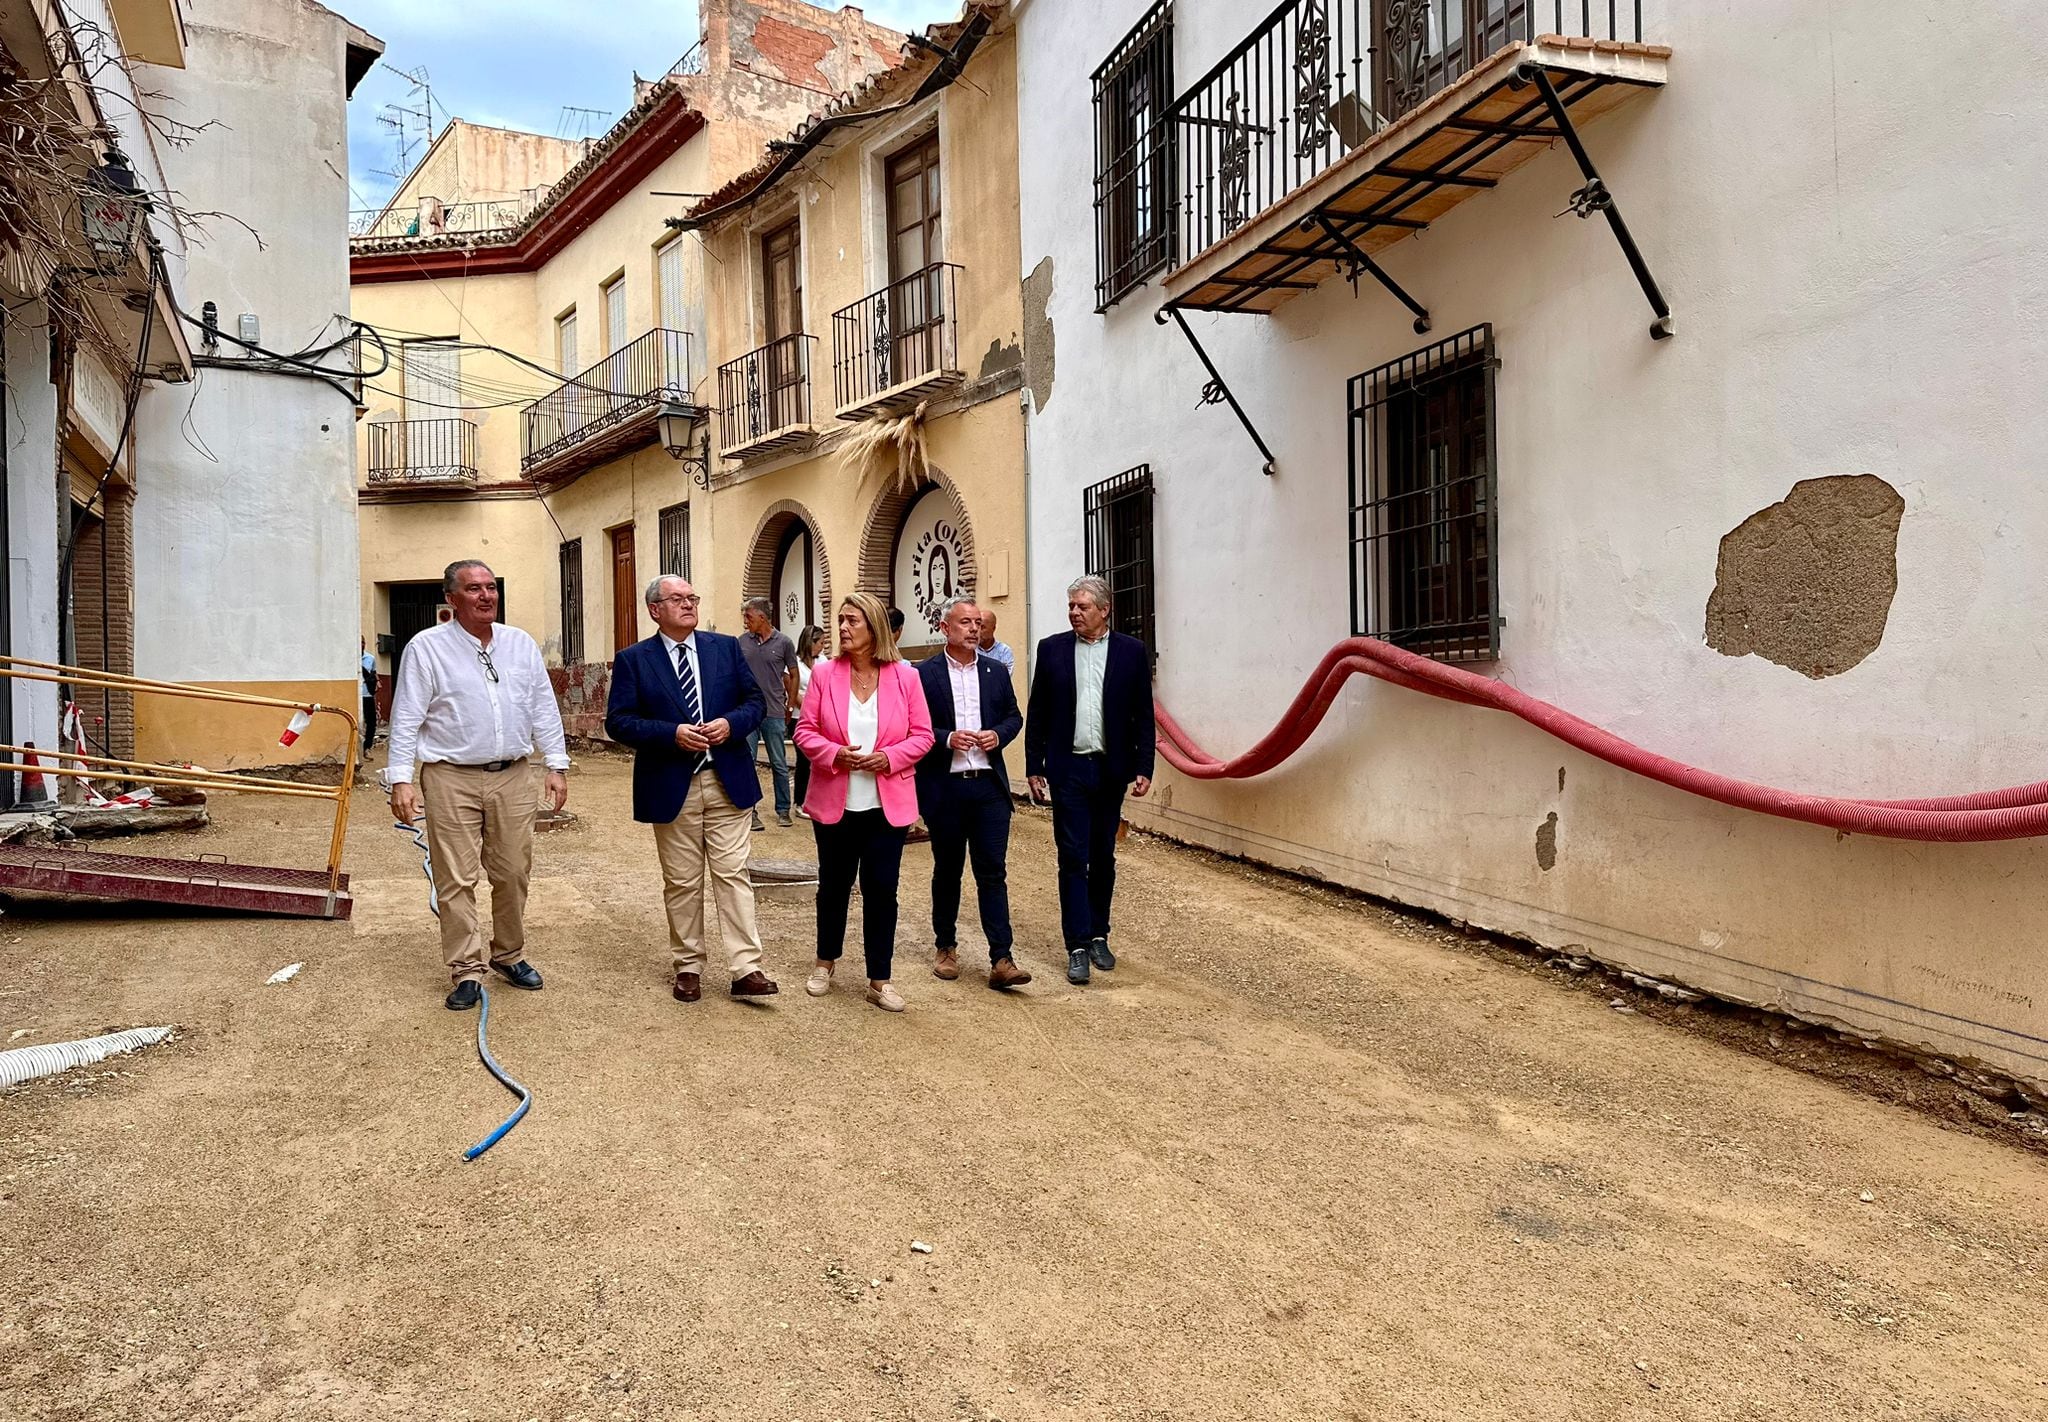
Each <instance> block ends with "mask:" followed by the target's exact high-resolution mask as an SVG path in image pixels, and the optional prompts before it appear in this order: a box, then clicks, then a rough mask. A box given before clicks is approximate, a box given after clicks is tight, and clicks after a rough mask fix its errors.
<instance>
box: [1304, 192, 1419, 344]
mask: <svg viewBox="0 0 2048 1422" xmlns="http://www.w3.org/2000/svg"><path fill="white" fill-rule="evenodd" d="M1312 227H1321V228H1322V229H1323V235H1324V236H1325V237H1328V238H1329V239H1330V240H1331V241H1332V242H1334V243H1336V244H1337V248H1338V250H1339V251H1341V252H1342V253H1343V254H1344V263H1345V265H1346V266H1347V267H1349V268H1350V270H1349V271H1348V272H1346V273H1345V275H1346V276H1347V277H1348V278H1349V279H1350V281H1351V290H1352V293H1353V294H1354V295H1355V294H1356V293H1357V291H1358V278H1359V276H1360V274H1361V273H1362V274H1364V275H1366V276H1369V277H1371V278H1372V279H1373V280H1374V281H1376V282H1378V283H1379V284H1380V285H1381V286H1383V287H1385V288H1386V289H1387V290H1388V291H1390V292H1392V293H1393V295H1394V299H1395V300H1396V301H1399V302H1400V303H1401V304H1402V305H1403V306H1405V307H1407V308H1408V309H1409V310H1410V311H1412V312H1414V313H1415V334H1416V335H1418V336H1420V335H1423V334H1425V333H1426V332H1427V331H1428V330H1429V309H1428V308H1427V307H1425V306H1424V305H1423V304H1422V303H1421V302H1419V301H1417V300H1416V299H1415V298H1414V297H1412V296H1410V295H1409V294H1408V293H1407V291H1405V290H1404V289H1403V288H1402V286H1401V283H1399V282H1397V281H1395V280H1394V279H1393V278H1392V277H1390V276H1388V275H1387V271H1386V268H1384V267H1382V266H1381V265H1380V264H1379V263H1378V262H1375V261H1374V260H1373V259H1372V258H1371V257H1369V256H1367V255H1366V254H1365V252H1364V250H1363V249H1362V248H1360V247H1359V245H1358V244H1357V243H1356V242H1353V241H1352V240H1351V239H1350V238H1349V237H1346V236H1345V235H1344V234H1343V232H1342V231H1340V230H1339V229H1338V227H1337V224H1336V223H1334V222H1332V221H1330V215H1329V214H1328V213H1326V212H1318V213H1314V214H1312V215H1310V216H1308V217H1304V218H1303V219H1302V220H1301V230H1302V231H1304V232H1306V231H1308V230H1309V229H1310V228H1312Z"/></svg>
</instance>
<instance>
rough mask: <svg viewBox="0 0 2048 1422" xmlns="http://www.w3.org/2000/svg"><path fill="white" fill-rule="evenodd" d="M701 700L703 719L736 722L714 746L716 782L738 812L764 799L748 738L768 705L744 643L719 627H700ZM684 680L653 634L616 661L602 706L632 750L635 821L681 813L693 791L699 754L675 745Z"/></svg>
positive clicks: (610, 729)
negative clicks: (693, 772) (743, 649)
mask: <svg viewBox="0 0 2048 1422" xmlns="http://www.w3.org/2000/svg"><path fill="white" fill-rule="evenodd" d="M697 669H698V674H699V685H698V687H697V696H698V699H699V700H700V701H701V702H702V703H703V706H702V710H703V712H704V719H705V720H706V721H716V720H717V719H718V718H719V717H721V716H723V717H724V718H725V719H726V722H727V723H728V724H729V725H730V726H731V727H732V734H731V735H730V736H728V737H727V738H726V741H725V744H724V745H721V746H714V747H713V748H712V750H711V768H712V769H713V770H714V771H716V772H717V773H718V783H719V784H721V785H723V786H724V787H725V793H726V794H728V795H730V796H731V797H732V802H733V803H734V804H735V805H738V806H739V807H740V808H741V809H748V808H750V807H752V806H754V805H757V804H759V803H760V800H761V782H760V780H759V779H758V778H757V777H756V776H755V774H754V760H753V757H752V756H750V755H749V754H748V753H747V737H748V736H750V735H752V734H753V733H754V732H755V731H756V730H758V729H759V728H760V725H761V717H762V716H763V714H765V713H766V711H767V703H766V702H764V701H763V700H762V699H761V687H760V685H759V684H758V683H757V682H756V681H755V680H754V674H753V672H751V671H749V670H748V669H747V661H746V658H745V657H743V656H741V655H740V644H739V643H738V641H736V640H735V639H733V638H731V637H727V636H724V635H722V634H721V633H717V632H706V631H704V630H703V629H702V628H699V629H698V631H697ZM684 715H685V712H684V709H683V689H682V684H681V683H680V682H678V681H677V680H676V668H675V663H674V662H672V661H670V660H669V655H668V648H666V647H664V646H663V645H662V644H661V634H660V633H656V634H655V635H654V636H652V637H649V638H648V639H647V640H646V641H644V642H635V643H634V644H633V645H632V646H630V647H628V648H626V650H625V651H623V652H621V653H619V654H618V655H617V656H616V657H614V658H612V690H611V696H610V697H609V699H608V700H607V701H606V703H605V714H604V729H605V733H606V734H607V735H609V736H610V737H611V738H612V739H613V740H615V741H617V742H618V743H619V744H620V745H625V746H631V747H632V748H633V818H634V819H636V820H638V821H640V822H641V823H642V824H662V825H665V824H667V823H669V822H670V821H671V820H673V819H675V817H676V816H677V815H679V814H681V813H682V809H683V801H684V800H686V799H687V798H688V797H689V793H690V764H691V762H693V761H694V760H695V759H696V757H695V756H694V755H692V754H691V753H690V752H688V751H686V750H684V749H683V748H682V747H681V746H678V745H677V744H676V727H677V726H679V725H681V724H683V717H684Z"/></svg>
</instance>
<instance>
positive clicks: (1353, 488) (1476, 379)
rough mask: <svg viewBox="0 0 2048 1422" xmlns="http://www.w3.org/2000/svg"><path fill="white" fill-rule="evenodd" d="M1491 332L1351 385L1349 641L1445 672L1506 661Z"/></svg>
mask: <svg viewBox="0 0 2048 1422" xmlns="http://www.w3.org/2000/svg"><path fill="white" fill-rule="evenodd" d="M1498 364H1499V362H1498V361H1497V360H1496V359H1495V356H1494V347H1493V327H1492V326H1491V325H1481V326H1474V327H1473V328H1472V329H1471V330H1469V331H1463V332H1460V333H1459V334H1457V335H1455V336H1452V337H1451V338H1450V339H1448V340H1445V341H1439V342H1437V343H1436V344H1435V345H1432V346H1424V347H1423V348H1422V349H1421V350H1417V351H1411V352H1409V353H1408V354H1407V355H1404V356H1402V357H1401V358H1400V359H1399V360H1394V361H1389V362H1388V363H1387V364H1385V365H1382V366H1380V367H1378V368H1377V369H1374V370H1369V371H1366V372H1365V373H1364V374H1362V375H1356V376H1353V377H1352V378H1351V381H1350V382H1349V387H1348V395H1349V401H1348V403H1349V406H1350V430H1349V444H1350V470H1351V475H1350V564H1351V630H1352V632H1353V634H1354V635H1357V636H1364V637H1379V638H1382V639H1384V640H1386V641H1388V642H1392V643H1393V644H1394V645H1395V646H1397V647H1404V648H1406V649H1407V650H1408V651H1411V652H1415V653H1417V654H1419V655H1421V656H1426V657H1435V658H1437V659H1438V660H1440V661H1479V660H1484V659H1487V658H1491V657H1494V656H1498V655H1499V653H1500V616H1499V608H1500V591H1499V558H1498V552H1497V550H1498V548H1499V546H1500V543H1499V538H1500V534H1499V499H1498V497H1497V490H1498V484H1497V479H1496V471H1497V459H1496V450H1497V447H1498V443H1497V439H1496V434H1495V431H1496V423H1495V416H1494V371H1495V369H1496V367H1497V366H1498Z"/></svg>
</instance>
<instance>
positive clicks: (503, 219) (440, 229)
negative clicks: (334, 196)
mask: <svg viewBox="0 0 2048 1422" xmlns="http://www.w3.org/2000/svg"><path fill="white" fill-rule="evenodd" d="M532 210H533V203H532V202H531V201H530V200H529V199H527V198H524V197H514V198H501V199H498V200H496V201H492V202H445V203H444V202H434V201H432V200H431V199H430V200H427V201H424V202H420V203H418V204H415V205H413V206H411V207H403V208H394V209H391V210H390V211H381V210H377V209H369V210H365V211H361V212H352V213H350V214H349V223H348V231H349V236H350V237H352V238H355V239H358V240H367V239H370V238H383V237H445V236H448V235H449V234H451V233H457V232H464V233H467V232H502V231H507V230H509V229H511V228H514V227H517V226H518V225H519V224H520V223H521V222H522V221H524V220H525V218H526V214H527V213H529V212H531V211H532Z"/></svg>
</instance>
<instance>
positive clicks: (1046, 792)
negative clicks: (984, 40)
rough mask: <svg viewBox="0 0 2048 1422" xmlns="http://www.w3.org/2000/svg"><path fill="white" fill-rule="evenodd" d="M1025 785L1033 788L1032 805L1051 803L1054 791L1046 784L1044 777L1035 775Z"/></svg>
mask: <svg viewBox="0 0 2048 1422" xmlns="http://www.w3.org/2000/svg"><path fill="white" fill-rule="evenodd" d="M1025 783H1026V784H1028V785H1029V786H1030V787H1031V803H1032V804H1034V805H1044V804H1048V803H1050V802H1051V800H1052V789H1051V787H1050V786H1048V785H1047V784H1046V783H1045V777H1044V776H1043V775H1033V776H1031V777H1030V778H1029V779H1028V780H1027V781H1026V782H1025Z"/></svg>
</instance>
